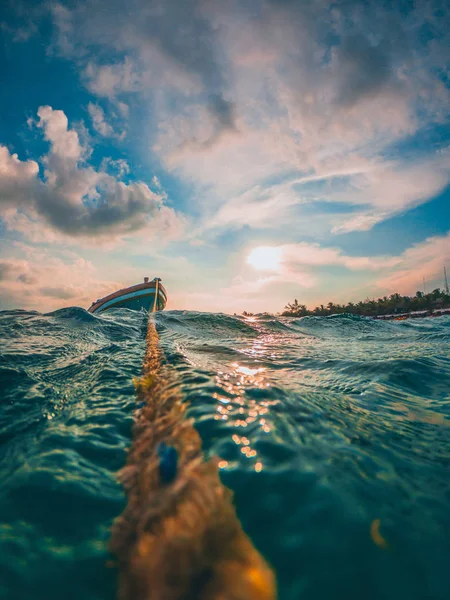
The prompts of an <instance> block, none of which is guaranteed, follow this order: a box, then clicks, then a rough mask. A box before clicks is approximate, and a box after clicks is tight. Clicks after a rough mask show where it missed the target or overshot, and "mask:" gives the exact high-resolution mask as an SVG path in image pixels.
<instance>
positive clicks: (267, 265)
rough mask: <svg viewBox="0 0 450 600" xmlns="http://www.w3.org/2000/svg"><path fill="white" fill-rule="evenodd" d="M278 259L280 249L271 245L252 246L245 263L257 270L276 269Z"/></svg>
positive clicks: (278, 265) (279, 258)
mask: <svg viewBox="0 0 450 600" xmlns="http://www.w3.org/2000/svg"><path fill="white" fill-rule="evenodd" d="M280 261H281V249H280V248H274V247H273V246H259V247H258V248H253V250H252V251H251V252H250V254H249V255H248V256H247V263H248V264H249V265H251V266H252V267H253V268H255V269H258V270H259V271H278V270H279V269H280Z"/></svg>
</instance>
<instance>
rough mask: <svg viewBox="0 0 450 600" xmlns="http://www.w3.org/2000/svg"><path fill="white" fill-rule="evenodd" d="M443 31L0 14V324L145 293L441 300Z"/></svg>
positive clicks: (36, 7)
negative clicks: (149, 283)
mask: <svg viewBox="0 0 450 600" xmlns="http://www.w3.org/2000/svg"><path fill="white" fill-rule="evenodd" d="M393 4H394V5H395V6H393ZM449 25H450V19H449V9H448V7H447V3H446V2H444V1H434V0H432V1H430V2H427V3H413V2H398V3H390V2H379V1H376V2H375V1H373V2H364V3H362V2H360V3H358V2H351V1H350V2H334V3H330V2H325V1H324V0H310V1H308V2H306V1H295V0H291V1H288V0H284V1H282V0H266V1H264V2H263V1H259V0H231V1H230V2H219V1H218V0H208V2H205V1H200V0H192V1H189V2H185V1H183V2H182V1H181V0H176V1H175V0H166V1H165V2H159V1H158V2H157V1H152V0H145V1H144V0H129V1H127V2H124V1H122V0H112V1H108V2H106V0H97V1H95V2H94V1H77V2H66V3H62V2H61V3H57V2H42V3H39V2H36V1H34V2H20V1H19V2H10V3H7V5H6V6H5V5H2V8H1V9H0V35H1V44H0V53H1V57H0V58H1V60H0V69H1V72H0V76H1V82H2V94H1V95H0V110H1V115H2V118H1V119H0V308H13V307H14V308H32V309H38V310H51V309H54V308H59V307H62V306H69V305H78V306H88V305H89V304H90V302H91V301H92V300H93V299H95V298H97V297H99V296H102V295H105V294H106V293H108V292H111V291H114V290H115V289H116V288H117V287H122V286H124V285H129V284H133V283H136V282H137V281H140V280H141V279H142V278H143V277H144V276H150V277H153V276H156V275H159V276H161V277H162V278H163V281H164V283H165V285H166V287H167V290H168V293H169V306H168V308H177V309H183V308H185V309H191V310H192V309H197V310H211V311H224V312H240V311H242V310H252V311H262V310H268V311H279V310H282V308H283V306H284V305H285V304H286V303H287V302H289V301H291V300H292V299H293V298H294V297H296V298H298V299H299V301H301V302H304V303H305V304H307V305H309V306H313V305H315V304H317V303H327V302H328V301H330V300H332V301H334V302H342V301H348V300H353V301H355V300H359V299H362V298H365V297H366V296H370V297H373V296H374V297H378V296H382V295H385V294H389V293H392V292H396V291H398V292H401V293H408V294H414V293H415V292H416V290H418V289H422V288H423V279H424V278H425V280H426V286H427V288H429V289H432V288H434V287H438V286H442V285H443V266H444V264H445V263H447V265H448V266H449V267H450V212H449V211H450V209H449V201H450V181H449V174H450V145H449V138H450V124H449V118H448V117H449V111H448V107H449V106H450V102H449V100H450V98H449V85H448V84H449V75H450V72H449V70H448V64H449V58H450V53H449V48H450V39H449V36H450V34H449V31H450V27H449Z"/></svg>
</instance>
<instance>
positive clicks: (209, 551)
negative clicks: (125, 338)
mask: <svg viewBox="0 0 450 600" xmlns="http://www.w3.org/2000/svg"><path fill="white" fill-rule="evenodd" d="M136 386H137V394H138V400H139V401H140V406H142V408H140V409H139V411H138V414H137V417H136V422H135V425H134V429H133V442H132V446H131V449H130V451H129V454H128V459H127V464H126V466H125V467H124V469H123V470H122V471H121V473H120V478H121V481H122V483H123V485H124V487H125V489H126V492H127V495H128V504H127V506H126V508H125V510H124V512H123V513H122V515H121V516H120V517H118V518H117V519H116V521H115V522H114V525H113V529H112V537H111V542H110V548H111V550H112V552H113V553H114V554H115V555H116V556H117V558H118V565H119V598H120V600H274V599H275V598H276V585H275V578H274V575H273V572H272V571H271V569H270V568H269V566H268V565H267V563H266V562H265V560H264V559H263V557H262V556H261V555H260V554H259V553H258V551H257V550H256V549H255V548H254V546H253V545H252V543H251V541H250V539H249V538H248V536H247V535H246V534H245V533H244V531H243V529H242V527H241V524H240V523H239V520H238V518H237V516H236V511H235V508H234V506H233V502H232V493H231V491H230V490H229V489H227V488H226V487H225V486H224V485H223V484H222V483H221V481H220V478H219V474H218V466H217V462H218V461H217V460H216V459H212V460H208V461H206V460H205V458H204V456H203V452H202V448H201V439H200V436H199V435H198V433H197V431H196V430H195V429H194V427H193V424H192V421H191V420H188V419H186V416H185V413H186V408H187V406H186V404H185V403H183V402H182V399H181V395H180V392H179V389H178V386H177V385H176V382H175V381H174V379H173V376H171V374H170V371H169V369H168V367H167V365H166V364H165V363H164V357H163V355H162V352H161V350H160V347H159V340H158V334H157V331H156V327H155V324H154V319H153V317H152V316H151V317H150V320H149V325H148V332H147V350H146V355H145V360H144V367H143V376H142V378H141V379H140V380H139V381H138V382H137V384H136Z"/></svg>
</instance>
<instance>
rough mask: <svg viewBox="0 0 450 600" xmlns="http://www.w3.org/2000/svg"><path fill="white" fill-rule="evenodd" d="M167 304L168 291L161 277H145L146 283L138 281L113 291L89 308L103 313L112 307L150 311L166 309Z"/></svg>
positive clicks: (92, 311) (93, 311)
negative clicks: (150, 279) (150, 278)
mask: <svg viewBox="0 0 450 600" xmlns="http://www.w3.org/2000/svg"><path fill="white" fill-rule="evenodd" d="M166 304H167V292H166V290H165V288H164V286H163V285H162V284H161V278H160V277H155V278H154V279H152V281H149V279H148V277H144V283H138V284H136V285H132V286H130V287H127V288H123V289H121V290H118V291H117V292H113V293H112V294H109V295H108V296H105V297H104V298H99V299H98V300H96V301H95V302H93V303H92V304H91V306H90V307H89V308H88V312H90V313H101V312H104V311H105V310H109V309H110V308H130V309H131V310H141V309H142V308H143V309H145V310H147V311H148V312H155V311H157V310H164V308H165V306H166Z"/></svg>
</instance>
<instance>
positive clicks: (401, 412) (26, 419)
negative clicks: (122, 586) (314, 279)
mask: <svg viewBox="0 0 450 600" xmlns="http://www.w3.org/2000/svg"><path fill="white" fill-rule="evenodd" d="M146 319H147V316H146V315H145V314H144V313H136V312H131V311H128V310H124V309H120V310H119V309H118V310H113V311H110V312H109V313H106V314H105V315H103V316H101V317H100V316H94V315H90V314H89V313H87V312H86V311H84V310H83V309H80V308H70V309H63V310H60V311H56V312H53V313H50V314H46V315H42V314H39V313H36V312H24V311H7V312H0V339H1V347H0V350H1V352H0V481H1V487H0V598H2V599H5V600H12V599H14V600H15V599H16V598H17V599H21V600H27V599H32V598H33V600H41V599H42V600H44V599H46V600H47V599H48V600H50V599H55V600H56V599H60V598H64V599H65V600H71V599H74V600H75V599H77V600H78V599H81V598H82V599H86V600H91V599H92V600H94V599H95V600H100V599H101V600H107V599H109V598H111V599H112V598H114V594H115V577H116V573H115V571H114V570H113V569H109V568H107V567H106V566H105V563H106V561H107V560H108V558H109V555H108V553H107V550H106V542H107V540H108V530H109V527H110V525H111V522H112V519H113V518H114V517H115V516H116V515H118V514H119V513H120V512H121V510H122V509H123V507H124V504H125V498H124V496H123V493H122V490H121V487H120V485H119V484H118V483H117V482H116V478H115V473H116V471H117V470H118V469H119V468H120V467H121V466H122V465H123V463H124V460H125V451H126V448H127V447H128V446H129V444H130V439H131V437H130V436H131V426H132V423H133V414H134V410H135V396H134V386H133V382H132V378H133V377H136V376H139V374H140V369H141V366H142V359H143V354H144V349H145V333H146ZM156 321H157V328H158V331H159V334H160V340H161V344H162V347H163V348H164V350H165V353H166V357H167V360H168V361H169V363H170V364H171V365H172V368H173V369H174V370H175V372H176V373H177V376H178V379H179V381H180V385H181V388H182V391H183V394H184V396H185V398H186V399H187V400H189V401H190V402H191V408H190V413H191V415H192V416H193V417H194V419H195V424H196V426H197V428H198V430H199V432H200V434H201V436H202V439H203V441H204V447H205V449H206V451H207V452H213V453H216V454H218V455H219V456H220V457H221V458H222V460H223V463H222V467H223V468H222V471H221V475H222V479H223V481H224V483H225V484H226V485H228V486H229V487H231V488H232V489H233V490H234V492H235V500H236V506H237V511H238V515H239V517H240V518H241V521H242V523H243V526H244V528H245V530H246V531H247V532H248V533H249V534H250V536H251V537H252V539H253V541H254V543H255V545H256V546H257V547H258V549H259V550H260V551H261V552H262V553H263V554H264V556H265V557H266V558H267V559H268V560H269V561H270V563H271V564H272V565H273V566H274V568H275V569H276V572H277V576H278V582H279V597H280V599H281V600H298V599H304V600H313V599H314V600H322V599H323V600H325V599H331V598H345V599H346V600H348V599H355V600H356V599H360V598H365V599H370V600H372V599H373V600H375V599H379V598H383V599H391V598H392V599H395V600H399V599H405V600H406V599H408V600H411V599H427V600H431V599H436V600H437V599H444V598H445V599H446V600H447V599H448V598H449V597H450V574H449V564H450V509H449V507H450V428H449V425H450V352H449V350H450V318H449V317H440V318H436V319H423V320H415V321H401V322H385V323H382V322H376V321H372V320H368V319H364V318H359V317H350V316H345V315H339V316H335V317H306V318H304V319H287V318H275V317H258V318H252V319H247V320H245V319H243V318H239V317H230V316H225V315H221V314H208V313H195V312H181V311H172V312H166V313H161V314H157V315H156ZM377 519H379V520H380V527H379V534H380V536H382V537H381V538H380V537H377V536H376V533H375V534H374V539H373V538H372V536H371V524H372V523H373V522H374V521H375V520H377ZM383 540H384V541H383ZM375 542H378V544H377V543H375Z"/></svg>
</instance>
